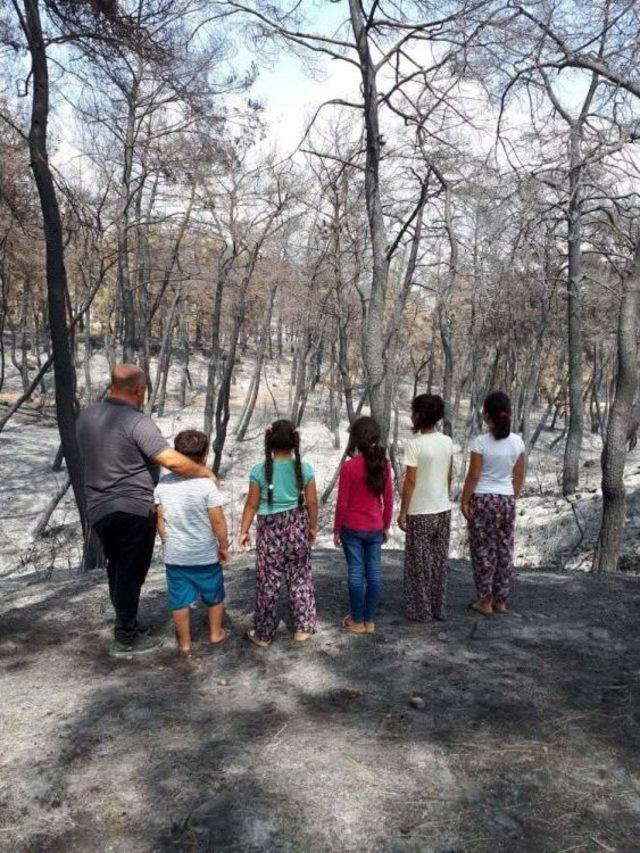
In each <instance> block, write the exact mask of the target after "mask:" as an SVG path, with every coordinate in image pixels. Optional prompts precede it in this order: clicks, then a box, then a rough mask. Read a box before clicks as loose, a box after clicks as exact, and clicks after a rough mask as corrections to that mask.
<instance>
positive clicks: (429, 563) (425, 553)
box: [404, 511, 451, 622]
mask: <svg viewBox="0 0 640 853" xmlns="http://www.w3.org/2000/svg"><path fill="white" fill-rule="evenodd" d="M450 530H451V512H450V511H447V512H438V513H434V514H433V515H409V516H407V538H406V544H405V551H404V607H405V613H406V616H407V619H411V620H413V621H417V622H424V621H425V620H426V619H429V618H433V619H444V616H445V599H446V597H447V563H448V560H449V534H450Z"/></svg>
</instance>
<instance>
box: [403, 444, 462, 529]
mask: <svg viewBox="0 0 640 853" xmlns="http://www.w3.org/2000/svg"><path fill="white" fill-rule="evenodd" d="M452 459H453V442H452V441H451V439H450V438H449V436H448V435H443V434H442V433H441V432H429V433H421V434H420V435H417V436H416V437H415V438H412V439H411V440H410V441H408V442H407V444H406V447H405V449H404V464H405V465H407V466H410V467H411V468H417V472H416V486H415V489H414V490H413V495H412V496H411V503H410V504H409V515H434V514H435V513H437V512H447V510H450V509H451V501H450V500H449V469H450V468H451V460H452Z"/></svg>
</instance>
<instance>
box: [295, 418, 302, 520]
mask: <svg viewBox="0 0 640 853" xmlns="http://www.w3.org/2000/svg"><path fill="white" fill-rule="evenodd" d="M294 436H295V440H294V445H293V453H294V456H295V461H294V468H295V471H296V483H297V485H298V507H299V508H300V509H302V507H303V505H304V477H303V476H302V461H301V460H300V435H299V434H298V431H297V430H296V431H295V432H294Z"/></svg>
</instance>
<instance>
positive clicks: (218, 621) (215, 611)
mask: <svg viewBox="0 0 640 853" xmlns="http://www.w3.org/2000/svg"><path fill="white" fill-rule="evenodd" d="M223 617H224V604H222V603H221V604H214V605H213V607H210V608H209V639H210V640H211V642H212V643H221V642H222V641H223V640H226V638H227V636H228V633H229V632H228V631H225V629H224V628H223V627H222V619H223Z"/></svg>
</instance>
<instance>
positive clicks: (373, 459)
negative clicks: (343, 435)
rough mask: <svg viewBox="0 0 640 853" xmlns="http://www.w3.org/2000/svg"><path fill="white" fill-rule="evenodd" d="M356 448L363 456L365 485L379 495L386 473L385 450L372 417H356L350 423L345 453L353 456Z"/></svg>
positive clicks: (381, 491) (378, 429)
mask: <svg viewBox="0 0 640 853" xmlns="http://www.w3.org/2000/svg"><path fill="white" fill-rule="evenodd" d="M356 450H359V451H360V453H362V455H363V456H364V461H365V466H366V469H367V487H368V488H369V490H370V491H372V492H373V494H374V495H381V494H382V493H383V492H384V481H385V475H386V474H387V452H386V450H385V449H384V447H382V445H381V444H380V427H379V426H378V424H377V422H376V421H374V419H373V418H368V417H363V418H358V420H357V421H354V423H353V424H352V426H351V429H350V431H349V444H348V445H347V455H348V456H353V454H354V453H355V452H356Z"/></svg>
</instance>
